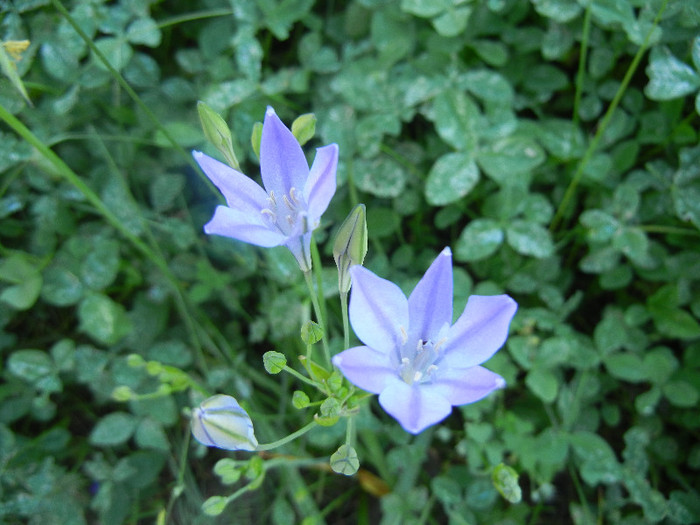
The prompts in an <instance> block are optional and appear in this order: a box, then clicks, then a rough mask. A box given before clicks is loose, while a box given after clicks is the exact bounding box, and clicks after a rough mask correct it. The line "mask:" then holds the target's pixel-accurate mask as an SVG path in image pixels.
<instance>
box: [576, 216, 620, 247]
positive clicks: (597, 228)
mask: <svg viewBox="0 0 700 525" xmlns="http://www.w3.org/2000/svg"><path fill="white" fill-rule="evenodd" d="M579 220H580V221H581V224H583V225H584V226H585V227H586V228H588V232H587V233H588V235H587V236H588V239H589V240H591V241H593V242H607V241H609V240H610V239H612V238H613V236H614V235H615V232H616V231H617V230H618V229H619V228H620V222H619V221H618V220H617V219H616V218H615V217H613V216H612V215H610V214H609V213H607V212H605V211H603V210H596V209H589V210H586V211H584V212H583V213H582V214H581V217H580V218H579Z"/></svg>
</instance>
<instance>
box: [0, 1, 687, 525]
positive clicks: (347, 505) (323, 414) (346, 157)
mask: <svg viewBox="0 0 700 525" xmlns="http://www.w3.org/2000/svg"><path fill="white" fill-rule="evenodd" d="M699 27H700V11H699V10H698V8H697V6H696V3H695V2H672V1H665V0H654V1H645V2H641V1H632V0H590V1H586V2H584V1H576V0H470V1H460V0H401V1H400V2H399V1H397V2H385V1H379V0H348V1H346V2H334V3H333V2H331V3H328V2H314V1H313V0H255V1H247V2H229V1H226V0H211V1H208V2H204V3H202V5H201V6H199V7H197V8H196V9H194V8H193V7H192V5H191V3H187V2H181V1H178V0H165V1H163V2H154V1H148V2H135V1H131V0H121V1H116V2H106V1H102V0H95V1H91V2H79V1H65V2H59V1H57V0H37V1H35V0H17V1H15V2H9V3H7V2H4V3H3V2H0V41H2V42H3V45H2V47H0V69H2V78H0V120H2V122H3V123H2V124H1V125H0V126H1V127H0V173H1V174H2V177H0V357H1V359H2V361H1V363H2V366H1V367H0V375H1V376H2V386H1V387H0V465H1V466H2V468H0V493H1V494H2V498H0V499H1V501H0V522H7V523H15V522H17V523H18V522H22V523H25V522H26V523H30V524H36V523H43V524H53V523H56V524H59V523H60V524H71V525H72V524H76V525H82V524H84V523H89V522H99V523H103V524H105V525H119V524H122V523H137V522H142V521H143V522H161V523H169V522H171V521H173V520H175V521H178V520H179V521H180V522H182V523H232V522H236V523H256V522H262V521H264V520H269V519H271V520H272V521H273V522H274V523H293V522H300V523H304V522H306V523H311V522H313V523H322V522H324V521H325V522H328V523H334V522H341V521H346V522H353V523H354V522H358V523H370V522H374V521H376V520H379V521H380V522H381V523H386V524H389V523H431V522H435V523H443V522H444V523H455V524H459V523H560V522H562V521H566V522H572V523H594V522H596V521H601V522H605V523H608V522H609V523H630V524H631V523H668V524H676V523H680V524H693V523H698V522H700V506H699V505H698V501H700V495H699V494H698V490H697V488H696V487H697V486H699V485H700V476H699V472H700V447H699V446H698V444H697V431H698V418H697V411H698V406H699V404H700V299H698V297H700V293H698V291H699V289H700V242H698V241H699V239H700V167H699V166H700V147H698V132H697V129H698V119H699V118H700V117H699V114H700V37H698V36H697V35H698V28H699ZM26 39H30V44H29V46H28V47H27V48H26V49H24V50H22V51H21V56H17V57H15V56H14V55H13V50H14V49H16V48H13V47H11V46H10V47H8V43H9V42H22V41H23V40H26ZM29 100H31V104H29V102H28V101H29ZM198 101H202V104H201V105H200V106H199V108H200V110H201V111H202V112H203V113H200V112H198V111H197V108H198V106H197V103H198ZM268 105H272V106H274V107H275V109H276V111H277V112H278V114H279V115H280V117H281V118H282V119H283V120H284V121H285V122H286V123H287V124H288V125H293V129H294V132H295V134H296V135H297V137H298V138H299V140H300V141H302V142H305V141H309V142H308V148H309V151H313V148H314V147H317V146H321V145H325V144H328V143H331V142H335V143H337V144H338V145H339V147H340V166H339V170H338V187H339V189H338V193H337V194H336V196H335V197H334V200H333V202H332V203H331V205H330V207H329V209H328V211H327V212H326V214H325V215H324V217H323V221H322V225H321V227H320V228H319V229H318V230H317V231H316V241H317V242H318V248H319V255H320V260H321V262H322V263H323V266H324V272H322V274H321V276H320V278H319V280H318V282H315V283H314V284H315V285H316V286H319V285H320V286H321V288H322V290H323V292H324V294H325V304H324V305H323V309H324V312H325V317H326V331H325V333H323V332H322V331H321V328H320V326H319V325H316V324H315V323H314V324H305V322H306V321H307V320H308V318H309V311H310V310H311V305H310V304H309V302H308V298H307V297H306V295H305V285H304V283H303V278H302V276H301V275H299V273H298V271H297V270H296V268H295V262H294V261H293V259H292V258H291V257H288V255H289V254H288V253H286V251H285V250H284V249H281V250H269V251H265V252H263V251H262V250H260V249H258V248H256V247H252V246H249V245H244V244H242V243H238V242H235V241H232V240H230V239H223V238H215V237H206V236H204V235H203V233H202V225H203V224H204V223H205V222H206V221H207V220H209V218H210V217H211V214H212V212H213V209H214V207H215V206H216V205H217V204H218V203H219V202H220V201H219V198H220V197H219V195H218V194H217V193H216V191H215V190H214V189H213V188H212V187H211V184H209V183H208V181H205V180H204V177H202V176H201V173H199V172H198V171H197V168H196V165H195V163H194V161H193V159H192V157H191V155H190V152H189V150H190V149H197V150H203V151H205V152H207V153H208V154H211V155H219V154H220V155H219V158H220V159H221V160H224V161H228V162H229V163H232V164H240V170H241V171H242V172H244V173H248V174H251V175H254V174H256V173H258V158H257V154H258V153H259V141H260V129H261V128H260V126H256V125H255V123H259V122H260V121H261V120H262V119H263V117H264V113H265V108H266V106H268ZM205 109H206V110H205ZM202 115H203V116H202ZM300 115H301V117H300ZM200 116H201V117H202V119H203V120H205V121H206V124H205V127H204V132H203V131H202V130H201V129H202V128H201V126H200ZM295 119H296V120H295ZM292 123H294V124H292ZM207 138H209V141H207ZM210 142H212V143H213V144H212V143H210ZM251 143H252V147H251ZM234 152H235V153H234ZM310 160H311V159H310ZM360 202H363V203H364V204H365V205H366V211H367V223H368V231H369V237H368V238H369V252H368V254H367V257H366V259H365V262H364V264H365V265H366V266H367V267H369V268H371V269H372V270H374V271H376V272H378V273H379V274H381V275H382V276H383V277H387V278H390V279H392V280H393V281H395V282H397V283H399V284H401V286H402V287H404V289H410V287H411V286H412V285H413V284H414V283H415V282H416V279H417V277H418V276H419V275H421V274H422V273H423V271H424V270H425V268H426V267H427V265H428V263H429V261H430V260H432V258H434V256H435V254H436V253H438V252H439V251H440V250H441V249H442V248H443V247H445V246H451V247H452V249H453V252H454V255H455V259H456V261H457V262H458V264H457V265H456V267H455V312H456V313H459V312H460V311H461V309H462V308H463V306H464V304H465V302H466V299H467V296H468V295H469V294H470V293H475V294H493V293H504V292H505V293H508V294H510V295H511V296H513V297H514V298H515V299H516V300H517V301H518V303H519V305H520V307H519V311H518V314H517V316H516V318H515V320H514V322H513V326H512V334H511V337H510V338H509V340H508V343H507V344H506V347H505V348H504V349H502V350H501V351H500V352H499V353H497V354H496V355H495V356H494V358H493V359H492V360H491V361H490V362H489V363H488V364H487V365H486V366H487V367H488V368H490V369H493V370H494V371H496V372H498V373H500V374H501V375H502V376H503V377H504V378H505V379H506V380H507V383H508V386H507V388H506V389H505V390H504V391H503V392H502V393H499V394H498V395H496V396H493V397H491V398H489V399H486V400H483V401H480V402H478V403H475V404H472V405H467V406H464V407H461V408H459V409H455V410H454V413H453V415H452V416H451V417H450V418H448V419H447V420H446V421H445V422H443V423H442V424H441V425H439V426H438V427H435V428H434V429H431V430H428V431H426V432H424V433H422V434H421V435H419V436H416V437H410V436H408V435H407V434H405V433H404V432H402V431H401V430H400V428H398V426H397V425H396V424H395V423H394V422H393V420H392V419H390V418H388V417H385V416H384V415H383V414H381V412H380V411H379V410H377V409H376V406H375V405H376V401H371V402H370V403H369V404H368V403H367V400H364V401H363V394H362V392H359V391H357V390H353V391H348V389H347V388H345V387H344V386H342V383H339V381H337V380H338V379H339V377H338V375H337V373H336V374H334V373H333V371H332V370H330V368H329V369H324V368H322V367H321V366H319V365H317V364H315V363H313V362H310V361H309V360H308V359H306V358H305V357H304V354H305V353H306V351H307V347H306V344H309V345H311V344H314V343H317V342H318V344H314V346H313V347H312V351H313V352H314V353H315V352H320V347H321V343H327V344H328V345H329V347H330V349H331V352H332V353H335V352H337V351H338V350H339V349H340V348H341V344H342V343H341V341H342V320H341V317H340V315H341V314H340V312H341V309H340V306H339V304H338V302H337V292H336V290H337V285H336V279H337V274H336V273H335V269H333V262H332V261H331V258H332V241H333V238H334V234H335V232H336V231H337V228H338V227H339V225H340V224H341V222H342V221H343V220H344V218H345V217H346V216H347V215H348V212H349V210H350V209H351V208H353V206H354V205H356V204H358V203H360ZM300 326H301V327H303V330H304V332H303V337H304V339H303V342H305V343H306V344H302V341H300V339H299V331H298V330H299V328H300ZM321 338H322V340H321ZM353 344H354V343H353ZM317 347H318V348H317ZM270 348H275V349H277V350H279V351H280V352H281V353H279V354H278V353H272V357H276V358H279V356H282V357H284V356H286V359H285V362H286V363H287V366H289V367H291V368H295V369H298V370H301V368H302V367H304V368H306V369H307V370H308V372H309V374H310V375H311V376H312V377H314V378H316V379H318V380H319V381H320V382H322V383H323V384H324V385H325V388H327V390H328V393H329V395H328V396H323V395H321V394H320V393H319V392H315V391H312V390H311V389H310V388H308V385H300V384H299V383H298V382H296V380H295V378H294V377H292V376H287V375H285V374H282V375H280V376H274V377H271V376H269V375H267V374H265V373H264V371H263V368H265V367H261V357H263V355H264V354H265V352H266V351H267V350H269V349H270ZM266 355H267V358H266V359H265V361H266V365H268V366H267V367H268V369H270V370H272V371H279V369H280V366H281V365H280V363H282V361H281V360H279V361H276V360H275V359H271V355H270V354H266ZM297 355H302V359H301V360H300V361H298V360H297V359H296V358H295V357H294V356H297ZM280 378H283V379H280ZM302 388H303V389H304V390H303V391H302V390H301V389H302ZM215 392H222V393H229V394H234V395H235V397H236V398H237V399H238V400H239V401H241V403H242V404H243V405H244V406H245V407H246V410H249V412H250V414H251V417H252V418H253V421H254V424H255V428H256V434H257V435H258V436H259V437H260V438H261V440H263V441H272V440H275V439H278V438H279V437H280V436H284V435H286V434H290V433H291V432H294V431H295V430H297V429H299V428H300V427H302V426H303V425H306V424H307V423H308V422H309V421H310V420H311V418H313V417H314V416H315V421H317V422H318V423H319V424H320V425H316V427H315V428H314V430H313V431H311V432H309V433H308V434H307V435H305V436H304V438H303V439H301V440H299V441H298V442H294V443H289V444H287V445H285V446H284V448H283V450H282V452H281V454H280V455H279V456H272V455H268V454H267V453H262V452H261V453H260V455H253V456H252V458H251V459H250V460H240V459H232V458H230V457H226V458H224V459H222V458H221V455H220V454H218V453H215V452H209V453H205V452H204V450H203V449H202V448H201V447H199V446H195V445H194V444H192V443H191V442H190V441H189V438H188V437H186V436H188V435H189V434H188V431H187V425H188V421H187V417H186V415H187V413H188V410H189V407H192V406H196V405H197V404H198V403H199V402H201V400H202V399H204V398H205V397H208V396H209V395H211V394H212V393H215ZM331 394H332V395H331ZM341 407H352V408H348V410H351V411H352V413H353V414H354V418H355V430H356V432H354V434H353V436H351V437H352V440H347V439H346V442H351V443H352V447H348V446H347V445H342V446H341V447H340V449H338V446H339V444H340V443H342V442H343V437H344V435H343V433H344V426H343V425H335V423H336V422H337V421H338V420H339V418H340V417H342V416H344V415H347V414H343V413H341V412H342V410H345V409H344V408H343V409H341ZM334 451H336V452H335V453H334ZM331 455H332V456H331ZM329 457H331V467H332V468H333V469H334V470H335V471H336V472H340V473H342V474H346V475H347V477H346V476H336V475H334V474H333V473H332V472H331V471H330V470H328V458H329ZM236 458H238V456H236ZM314 458H325V460H324V461H325V463H324V465H325V467H324V468H319V461H318V460H316V459H314ZM273 467H280V468H273ZM324 469H325V470H324ZM212 470H213V472H214V473H215V474H216V478H213V477H212V476H211V475H210V474H209V473H210V472H211V471H212ZM355 473H356V474H355ZM256 487H258V490H257V491H254V492H251V490H252V489H254V488H256ZM222 491H228V492H226V494H229V495H228V496H221V495H220V493H221V492H222ZM244 493H245V494H246V499H245V504H242V505H233V504H232V505H229V503H231V502H232V501H233V500H234V499H236V498H238V497H240V496H241V495H242V494H244ZM499 494H500V495H499ZM502 496H503V497H502ZM214 516H219V517H218V518H214ZM379 516H381V518H379ZM158 520H160V521H158ZM217 520H219V521H217Z"/></svg>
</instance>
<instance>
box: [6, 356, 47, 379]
mask: <svg viewBox="0 0 700 525" xmlns="http://www.w3.org/2000/svg"><path fill="white" fill-rule="evenodd" d="M7 369H8V371H9V372H10V373H11V374H12V375H14V376H15V377H19V378H21V379H24V380H25V381H27V382H30V383H35V382H37V381H39V380H40V379H42V378H43V377H46V376H48V375H49V374H51V373H52V372H53V371H54V364H53V361H52V360H51V357H50V356H49V354H47V353H46V352H44V351H42V350H15V351H14V352H12V354H10V357H9V358H8V359H7Z"/></svg>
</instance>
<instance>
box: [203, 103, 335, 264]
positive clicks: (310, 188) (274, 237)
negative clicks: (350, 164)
mask: <svg viewBox="0 0 700 525" xmlns="http://www.w3.org/2000/svg"><path fill="white" fill-rule="evenodd" d="M193 155H194V158H195V160H196V161H197V163H198V164H199V166H200V167H201V168H202V170H203V171H204V173H205V174H206V175H207V177H209V179H210V180H211V181H212V182H213V183H214V185H215V186H216V187H217V188H219V190H220V191H221V193H223V195H224V197H225V198H226V203H227V206H217V208H216V210H215V212H214V216H213V217H212V219H211V220H210V221H209V222H208V223H207V224H206V225H205V226H204V231H205V232H206V233H209V234H215V235H223V236H225V237H232V238H234V239H238V240H240V241H243V242H247V243H250V244H255V245H257V246H264V247H272V246H280V245H284V246H286V247H287V248H289V249H290V250H291V252H292V254H293V255H294V257H295V258H296V260H297V262H298V263H299V267H300V268H301V269H302V271H308V270H310V269H311V255H310V245H311V232H312V231H313V230H314V229H315V228H316V227H317V226H318V225H319V222H320V219H321V215H322V214H323V212H324V211H326V208H327V207H328V203H329V202H330V201H331V198H332V197H333V195H334V193H335V189H336V180H335V177H336V169H337V166H338V146H337V145H336V144H330V145H328V146H324V147H322V148H318V149H317V150H316V157H315V159H314V162H313V165H312V166H311V169H310V170H309V164H308V162H307V161H306V157H305V156H304V152H303V151H302V149H301V146H300V145H299V142H298V141H297V140H296V138H294V135H293V134H292V132H291V131H290V130H289V129H287V127H286V126H285V125H284V124H283V123H282V121H281V120H280V119H279V117H278V116H277V114H276V113H275V110H274V109H272V108H271V107H268V108H267V112H266V113H265V121H264V122H263V130H262V137H261V139H260V173H261V175H262V182H263V186H264V188H262V187H260V186H259V185H258V184H257V183H256V182H255V181H253V180H252V179H250V178H248V177H246V176H245V175H244V174H242V173H240V172H238V171H236V170H234V169H233V168H231V167H230V166H227V165H225V164H223V163H221V162H219V161H217V160H215V159H213V158H211V157H209V156H208V155H205V154H204V153H202V152H200V151H194V152H193Z"/></svg>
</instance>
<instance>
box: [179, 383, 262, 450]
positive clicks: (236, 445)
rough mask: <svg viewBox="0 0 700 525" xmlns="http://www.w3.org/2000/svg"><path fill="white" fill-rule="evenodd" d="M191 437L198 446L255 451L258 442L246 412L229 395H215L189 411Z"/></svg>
mask: <svg viewBox="0 0 700 525" xmlns="http://www.w3.org/2000/svg"><path fill="white" fill-rule="evenodd" d="M191 427H192V435H193V436H194V438H195V439H196V440H197V441H199V442H200V443H201V444H202V445H206V446H208V447H217V448H223V449H226V450H255V449H256V448H257V446H258V440H257V439H256V438H255V433H254V431H253V422H252V421H251V420H250V416H249V415H248V413H247V412H246V411H245V410H243V408H241V405H239V404H238V401H236V400H235V399H234V398H233V397H231V396H226V395H222V394H219V395H216V396H213V397H210V398H209V399H206V400H205V401H203V402H202V404H201V405H199V407H197V408H195V409H194V410H193V411H192V420H191Z"/></svg>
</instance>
